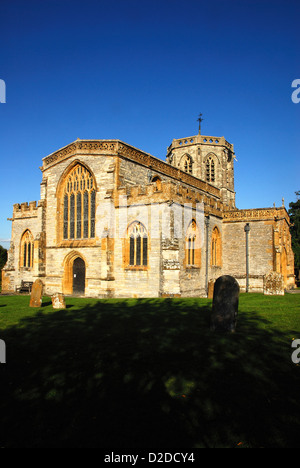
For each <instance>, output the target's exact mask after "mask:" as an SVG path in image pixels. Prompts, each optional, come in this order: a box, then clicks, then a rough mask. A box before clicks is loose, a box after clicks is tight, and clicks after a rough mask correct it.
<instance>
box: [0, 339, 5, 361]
mask: <svg viewBox="0 0 300 468" xmlns="http://www.w3.org/2000/svg"><path fill="white" fill-rule="evenodd" d="M5 363H6V345H5V341H3V340H0V364H5Z"/></svg>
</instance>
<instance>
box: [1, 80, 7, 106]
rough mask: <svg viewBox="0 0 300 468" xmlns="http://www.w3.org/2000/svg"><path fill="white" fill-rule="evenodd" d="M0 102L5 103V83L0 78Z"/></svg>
mask: <svg viewBox="0 0 300 468" xmlns="http://www.w3.org/2000/svg"><path fill="white" fill-rule="evenodd" d="M0 103H1V104H5V103H6V84H5V81H4V80H0Z"/></svg>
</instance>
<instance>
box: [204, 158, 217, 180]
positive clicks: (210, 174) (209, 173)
mask: <svg viewBox="0 0 300 468" xmlns="http://www.w3.org/2000/svg"><path fill="white" fill-rule="evenodd" d="M215 180H216V179H215V163H214V160H213V159H212V157H211V156H209V158H208V159H207V161H206V182H215Z"/></svg>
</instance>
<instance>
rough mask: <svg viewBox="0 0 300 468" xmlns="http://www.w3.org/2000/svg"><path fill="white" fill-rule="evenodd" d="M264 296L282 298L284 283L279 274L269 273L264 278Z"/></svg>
mask: <svg viewBox="0 0 300 468" xmlns="http://www.w3.org/2000/svg"><path fill="white" fill-rule="evenodd" d="M264 294H266V295H267V296H284V281H283V276H282V274H281V273H277V272H276V271H271V272H270V273H268V274H267V275H265V276H264Z"/></svg>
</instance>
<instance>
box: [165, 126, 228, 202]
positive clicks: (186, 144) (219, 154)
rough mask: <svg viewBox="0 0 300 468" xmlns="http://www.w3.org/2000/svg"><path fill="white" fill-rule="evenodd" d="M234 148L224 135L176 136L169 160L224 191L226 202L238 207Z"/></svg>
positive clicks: (223, 199)
mask: <svg viewBox="0 0 300 468" xmlns="http://www.w3.org/2000/svg"><path fill="white" fill-rule="evenodd" d="M234 159H235V154H234V149H233V145H232V144H230V143H228V141H226V140H225V138H224V137H213V136H204V135H200V133H199V134H198V135H195V136H192V137H187V138H179V139H174V140H173V141H172V143H171V145H170V146H169V147H168V150H167V158H166V160H167V162H168V163H169V164H171V165H172V166H174V167H176V168H178V169H181V170H182V171H184V172H187V173H189V174H191V175H193V176H194V177H197V178H198V179H201V180H203V181H205V182H207V183H208V184H211V185H214V186H215V187H217V188H219V189H220V191H221V198H222V201H223V203H224V204H225V205H227V206H228V207H230V208H235V191H234Z"/></svg>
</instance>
